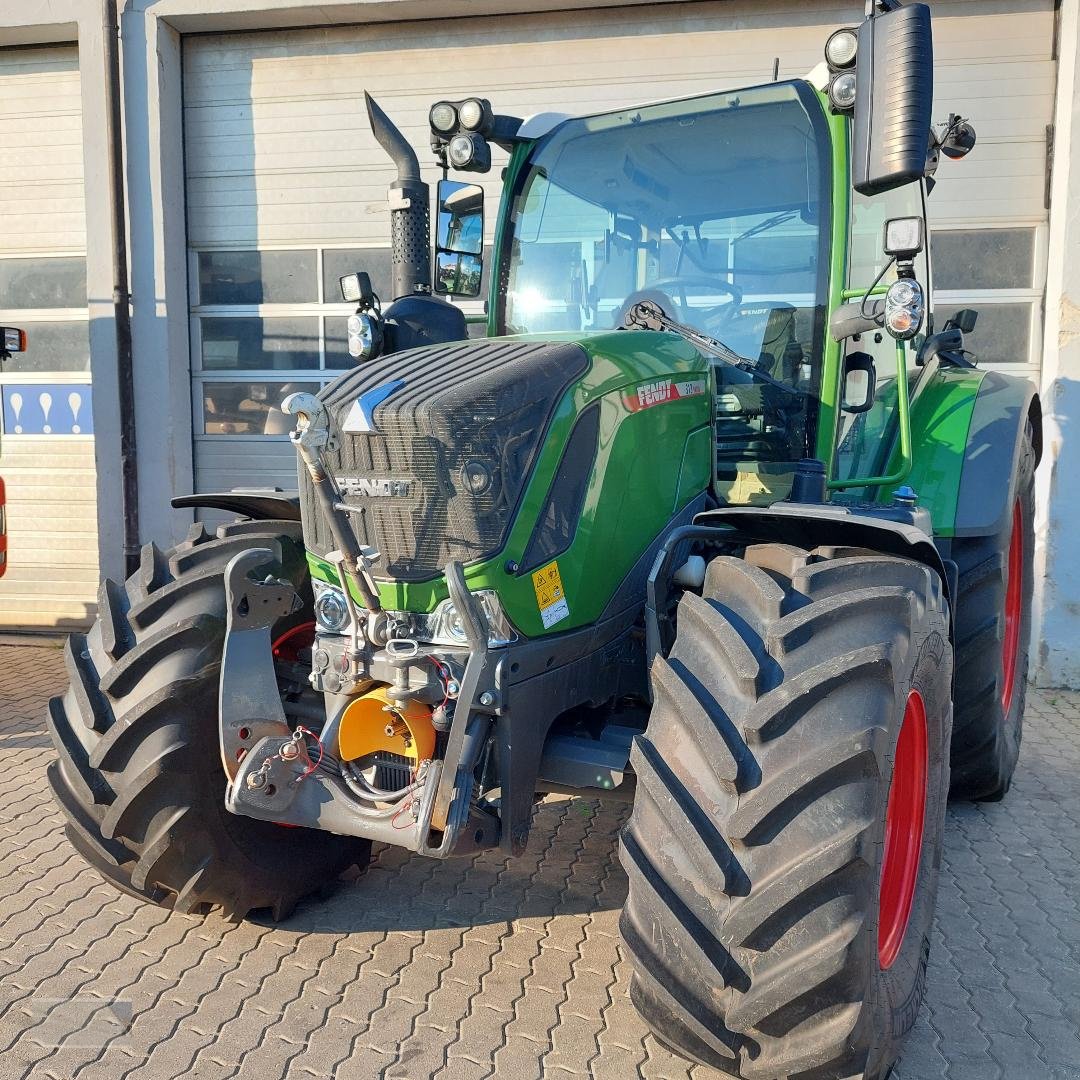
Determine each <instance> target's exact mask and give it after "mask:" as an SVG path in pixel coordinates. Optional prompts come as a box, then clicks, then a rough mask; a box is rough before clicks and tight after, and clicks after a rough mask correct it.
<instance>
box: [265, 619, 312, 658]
mask: <svg viewBox="0 0 1080 1080" xmlns="http://www.w3.org/2000/svg"><path fill="white" fill-rule="evenodd" d="M314 644H315V624H314V623H313V622H306V623H300V625H299V626H294V627H293V628H292V629H291V630H286V631H285V633H284V634H282V635H281V637H279V638H278V639H277V640H276V641H275V642H274V643H273V645H271V646H270V651H271V652H272V653H273V654H274V659H275V660H284V661H285V663H287V664H295V663H298V662H299V660H300V654H301V653H302V652H303V651H304V650H305V649H310V648H311V646H312V645H314Z"/></svg>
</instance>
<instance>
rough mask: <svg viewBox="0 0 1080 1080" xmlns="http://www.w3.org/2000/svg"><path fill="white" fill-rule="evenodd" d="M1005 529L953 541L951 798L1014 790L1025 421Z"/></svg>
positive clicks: (1029, 487) (989, 798) (1021, 682)
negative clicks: (955, 580)
mask: <svg viewBox="0 0 1080 1080" xmlns="http://www.w3.org/2000/svg"><path fill="white" fill-rule="evenodd" d="M1013 490H1014V491H1015V492H1016V497H1015V500H1014V502H1013V507H1012V513H1011V514H1010V515H1009V517H1008V520H1007V522H1006V524H1005V527H1004V528H1003V529H1002V531H1001V532H1000V533H998V534H997V535H995V536H977V537H971V538H964V539H959V540H955V541H954V542H953V546H952V557H953V559H954V560H955V561H956V565H957V568H958V570H959V579H958V585H957V590H956V682H955V686H954V689H953V694H954V697H955V699H956V720H955V723H954V725H953V738H952V794H953V795H954V796H956V797H959V798H965V799H976V800H979V801H984V802H996V801H997V800H999V799H1001V798H1004V796H1005V794H1006V792H1008V790H1009V786H1010V785H1011V783H1012V777H1013V773H1014V772H1015V770H1016V761H1017V758H1018V757H1019V756H1020V740H1021V738H1022V736H1023V730H1024V703H1025V699H1026V696H1027V676H1028V639H1029V636H1030V633H1031V595H1032V591H1033V589H1034V585H1035V570H1034V561H1035V448H1034V446H1033V445H1032V430H1031V423H1030V421H1029V422H1028V426H1027V431H1026V434H1025V438H1024V445H1023V446H1022V447H1021V450H1020V459H1019V462H1018V464H1017V475H1016V477H1015V482H1014V486H1013Z"/></svg>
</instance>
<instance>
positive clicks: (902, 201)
mask: <svg viewBox="0 0 1080 1080" xmlns="http://www.w3.org/2000/svg"><path fill="white" fill-rule="evenodd" d="M901 217H924V202H923V185H922V183H921V182H920V183H917V184H905V185H904V186H903V187H899V188H895V189H894V190H892V191H885V192H882V194H880V195H873V196H870V197H868V196H865V195H859V194H858V193H857V192H852V196H851V244H850V246H849V251H850V254H849V261H848V285H849V287H850V288H852V289H858V288H869V287H870V285H871V284H872V283H873V281H874V279H875V278H876V277H877V276H878V274H880V273H881V271H882V268H883V267H884V266H885V264H886V263H887V262H888V261H889V256H888V255H886V254H884V252H883V251H882V240H883V238H884V235H885V222H886V221H888V220H890V219H891V218H901ZM915 276H916V278H918V281H919V284H920V285H922V287H923V288H924V289H925V290H926V294H927V296H929V295H930V269H929V265H928V260H927V253H926V250H923V252H922V253H921V254H920V255H919V257H918V258H917V259H916V260H915ZM881 280H882V284H884V285H891V284H892V283H893V282H894V281H895V280H896V267H895V266H894V267H891V268H890V269H889V271H888V273H887V274H886V275H885V276H884V277H883V278H882V279H881Z"/></svg>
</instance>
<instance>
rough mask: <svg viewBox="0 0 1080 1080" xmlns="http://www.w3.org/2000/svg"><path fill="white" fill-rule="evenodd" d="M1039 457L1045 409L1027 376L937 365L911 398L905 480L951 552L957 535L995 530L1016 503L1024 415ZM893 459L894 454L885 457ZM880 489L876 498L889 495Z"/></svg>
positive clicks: (999, 528)
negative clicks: (908, 463)
mask: <svg viewBox="0 0 1080 1080" xmlns="http://www.w3.org/2000/svg"><path fill="white" fill-rule="evenodd" d="M1029 419H1030V420H1031V423H1032V429H1033V430H1032V437H1033V440H1034V444H1035V455H1036V461H1037V460H1038V458H1039V457H1040V456H1041V454H1042V408H1041V406H1040V404H1039V398H1038V395H1037V393H1036V391H1035V387H1034V385H1033V384H1032V383H1031V382H1029V381H1028V380H1027V379H1021V378H1017V377H1016V376H1013V375H1002V374H1000V373H998V372H996V371H979V370H977V369H972V368H939V369H937V370H936V371H934V372H933V373H931V374H929V375H928V376H927V377H926V379H925V380H924V381H923V383H922V385H921V386H920V387H919V389H918V391H917V392H916V395H915V398H914V400H913V401H912V403H911V445H912V457H913V460H912V466H911V472H910V473H909V475H908V479H907V483H908V484H909V485H910V486H911V487H912V488H913V489H914V490H915V491H916V492H917V494H918V496H919V505H920V506H922V507H925V508H926V509H927V510H929V511H930V516H931V519H932V522H933V533H934V538H935V540H936V541H937V542H938V543H939V545H941V546H942V548H943V550H945V551H947V550H948V541H949V540H950V539H952V538H953V537H959V536H985V535H990V534H994V533H997V532H998V531H1000V530H1001V528H1002V527H1003V525H1004V522H1005V516H1006V515H1007V514H1008V513H1009V508H1010V507H1011V506H1012V504H1013V500H1014V498H1015V492H1013V491H1012V490H1011V484H1012V478H1013V477H1014V475H1015V465H1016V459H1017V455H1018V454H1019V453H1020V446H1021V440H1022V438H1023V435H1024V430H1025V427H1026V425H1027V421H1028V420H1029ZM890 465H891V466H895V465H896V459H895V457H894V459H893V461H892V462H890ZM891 497H892V492H891V491H888V490H882V491H881V492H880V493H879V498H881V499H882V500H886V499H891Z"/></svg>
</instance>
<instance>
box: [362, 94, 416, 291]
mask: <svg viewBox="0 0 1080 1080" xmlns="http://www.w3.org/2000/svg"><path fill="white" fill-rule="evenodd" d="M364 101H365V103H366V104H367V114H368V121H369V123H370V124H371V131H372V134H373V135H374V136H375V138H376V139H377V140H378V143H379V145H380V146H381V147H382V148H383V149H384V150H385V151H386V152H387V154H389V155H390V159H391V160H392V161H393V163H394V165H395V166H396V167H397V179H396V180H395V181H394V182H393V183H392V184H391V185H390V193H389V194H390V244H391V259H392V261H393V289H394V296H393V299H395V300H397V299H399V298H400V297H403V296H414V295H415V294H417V293H423V294H430V292H431V214H430V210H429V204H430V191H429V189H428V185H427V184H425V183H424V181H423V180H421V179H420V162H419V160H418V159H417V157H416V152H415V151H414V150H413V148H412V147H411V146H410V145H409V144H408V143H407V142H406V141H405V136H404V135H402V134H401V132H400V131H398V129H397V128H396V127H395V126H394V123H393V121H392V120H391V119H390V117H388V116H387V115H386V113H384V112H383V111H382V109H380V108H379V106H378V105H377V104H376V102H375V99H374V98H373V97H372V96H371V95H370V94H369V93H367V91H365V92H364Z"/></svg>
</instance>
